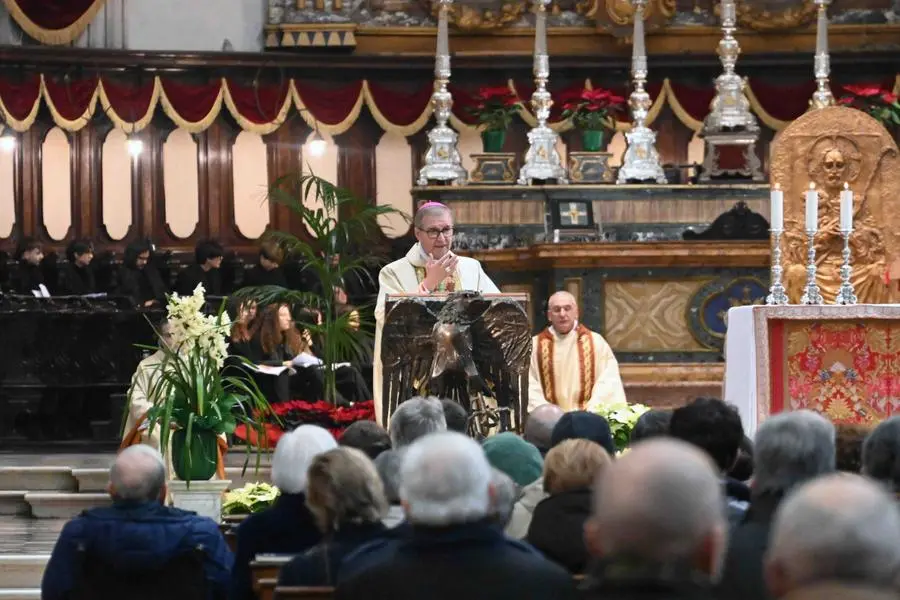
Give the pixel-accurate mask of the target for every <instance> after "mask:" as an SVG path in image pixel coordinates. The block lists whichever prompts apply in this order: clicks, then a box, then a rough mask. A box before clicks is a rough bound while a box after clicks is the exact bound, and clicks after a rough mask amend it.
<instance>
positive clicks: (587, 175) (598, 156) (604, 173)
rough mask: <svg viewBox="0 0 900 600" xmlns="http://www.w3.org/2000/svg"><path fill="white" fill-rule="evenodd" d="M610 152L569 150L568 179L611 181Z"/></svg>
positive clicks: (582, 181)
mask: <svg viewBox="0 0 900 600" xmlns="http://www.w3.org/2000/svg"><path fill="white" fill-rule="evenodd" d="M610 157H612V154H611V153H610V152H569V180H570V181H571V182H572V183H612V181H613V174H612V171H611V170H610V168H609V159H610Z"/></svg>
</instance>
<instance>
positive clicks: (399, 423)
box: [390, 396, 447, 448]
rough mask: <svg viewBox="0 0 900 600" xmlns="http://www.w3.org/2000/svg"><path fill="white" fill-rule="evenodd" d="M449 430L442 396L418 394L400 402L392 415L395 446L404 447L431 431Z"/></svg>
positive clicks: (392, 434)
mask: <svg viewBox="0 0 900 600" xmlns="http://www.w3.org/2000/svg"><path fill="white" fill-rule="evenodd" d="M438 431H447V418H446V417H445V416H444V405H443V404H441V400H440V398H436V397H434V396H429V397H427V398H423V397H421V396H416V397H415V398H410V399H409V400H406V401H404V402H401V403H400V406H398V407H397V410H395V411H394V414H393V415H391V424H390V434H391V444H392V445H393V447H394V448H402V447H403V446H408V445H410V444H412V443H413V442H415V441H416V440H417V439H419V438H420V437H422V436H424V435H428V434H429V433H435V432H438Z"/></svg>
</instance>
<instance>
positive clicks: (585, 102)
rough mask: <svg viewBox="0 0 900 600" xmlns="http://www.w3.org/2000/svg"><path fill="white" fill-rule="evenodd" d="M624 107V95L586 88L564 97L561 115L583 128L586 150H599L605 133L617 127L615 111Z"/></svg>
mask: <svg viewBox="0 0 900 600" xmlns="http://www.w3.org/2000/svg"><path fill="white" fill-rule="evenodd" d="M624 108H625V98H623V97H622V96H619V95H617V94H615V93H613V92H611V91H609V90H604V89H590V90H587V89H586V90H581V91H580V92H575V93H573V94H571V95H569V96H568V97H565V98H563V102H562V114H561V116H562V117H563V118H564V119H568V120H570V121H571V123H572V125H574V126H575V127H576V128H578V129H580V130H581V137H582V142H583V145H584V150H585V151H586V152H599V151H600V150H601V149H602V148H603V135H604V133H605V132H606V130H607V129H612V128H613V127H615V121H613V113H616V112H619V111H621V110H624Z"/></svg>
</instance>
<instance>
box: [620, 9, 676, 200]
mask: <svg viewBox="0 0 900 600" xmlns="http://www.w3.org/2000/svg"><path fill="white" fill-rule="evenodd" d="M631 5H632V6H633V7H634V34H633V36H632V37H633V41H632V49H631V76H632V77H633V78H634V91H632V92H631V96H629V98H628V106H630V107H631V116H632V118H633V119H634V120H633V122H632V123H631V131H629V132H628V133H626V134H625V140H626V141H627V142H628V146H627V148H625V156H624V157H623V158H622V166H621V167H620V168H619V176H618V178H617V179H616V183H617V184H622V183H628V182H629V181H655V182H656V183H666V173H665V171H663V168H662V165H661V164H660V162H659V152H657V150H656V132H654V131H653V130H652V129H650V128H649V127H647V114H648V112H649V111H650V107H651V106H652V105H653V103H652V102H650V94H648V93H647V90H645V89H644V86H645V85H646V84H647V52H646V51H645V50H644V8H645V7H646V6H647V0H631Z"/></svg>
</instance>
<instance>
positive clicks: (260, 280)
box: [244, 265, 288, 288]
mask: <svg viewBox="0 0 900 600" xmlns="http://www.w3.org/2000/svg"><path fill="white" fill-rule="evenodd" d="M264 285H277V286H279V287H283V288H286V287H287V286H288V284H287V278H286V277H285V276H284V270H283V269H282V268H281V267H276V268H274V269H272V270H271V271H266V270H265V269H263V268H262V267H261V266H259V265H256V266H255V267H253V268H252V269H250V270H249V271H247V274H246V275H245V276H244V287H257V286H264Z"/></svg>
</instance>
